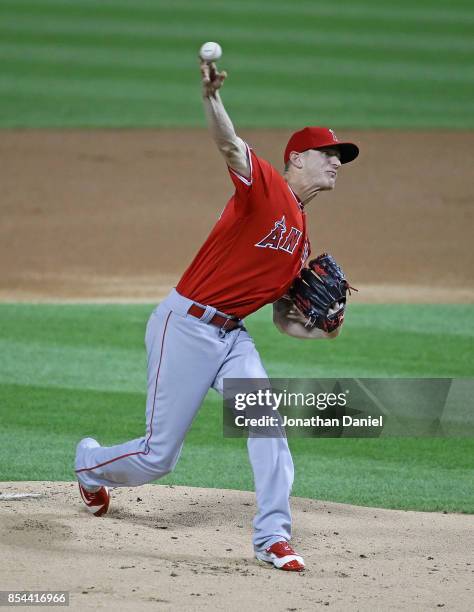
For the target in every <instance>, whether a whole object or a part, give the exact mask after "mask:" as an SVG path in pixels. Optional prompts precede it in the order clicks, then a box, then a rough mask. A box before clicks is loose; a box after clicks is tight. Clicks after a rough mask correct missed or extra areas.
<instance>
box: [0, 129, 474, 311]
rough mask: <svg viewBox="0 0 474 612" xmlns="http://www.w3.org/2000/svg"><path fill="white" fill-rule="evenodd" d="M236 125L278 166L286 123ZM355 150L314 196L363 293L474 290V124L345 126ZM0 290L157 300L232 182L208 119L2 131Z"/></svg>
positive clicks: (321, 230) (318, 248)
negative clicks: (188, 124)
mask: <svg viewBox="0 0 474 612" xmlns="http://www.w3.org/2000/svg"><path fill="white" fill-rule="evenodd" d="M242 136H243V137H244V138H245V139H246V140H247V141H248V142H249V143H250V144H251V146H253V147H254V149H255V150H256V152H257V153H258V154H260V155H261V156H262V157H265V158H266V159H268V160H269V161H270V162H272V163H273V164H274V165H275V167H277V168H281V165H282V164H281V155H282V150H283V147H284V144H285V143H286V140H287V138H288V136H289V132H288V131H286V130H257V131H247V132H245V131H244V132H243V133H242ZM339 137H340V138H341V139H342V138H344V139H348V140H353V141H354V142H357V143H359V145H360V148H361V155H360V157H359V159H357V160H356V161H355V162H354V163H352V164H348V165H347V166H343V167H342V168H341V170H340V176H339V177H338V182H337V186H336V189H335V190H334V192H333V193H330V194H322V195H320V196H319V197H317V198H316V199H315V200H313V201H312V202H311V203H310V204H309V205H308V207H307V214H308V227H309V232H310V239H311V242H312V250H313V255H316V254H318V253H320V252H322V251H329V252H330V253H332V254H333V255H334V256H335V257H336V259H337V260H338V261H340V262H341V264H342V265H343V268H344V270H345V272H346V274H347V275H348V277H349V278H350V280H351V283H352V284H353V285H354V286H355V287H358V288H359V289H360V291H359V293H358V294H356V296H355V297H354V300H356V301H358V302H364V301H365V302H367V301H368V302H373V301H378V302H384V301H385V302H445V303H446V302H471V303H472V302H474V289H473V285H474V283H473V280H474V272H473V271H474V251H473V249H472V246H471V243H472V228H473V206H472V203H473V201H474V191H473V189H474V188H473V183H472V181H470V180H469V177H470V175H471V172H472V166H473V162H474V132H446V131H438V132H415V133H413V132H402V131H371V132H368V131H366V132H351V131H349V132H341V133H340V134H339ZM0 164H1V168H2V197H1V202H0V210H1V218H2V224H1V226H0V299H2V300H6V301H15V300H42V301H51V300H59V301H60V300H77V299H81V300H84V299H87V300H89V299H90V300H99V301H100V300H116V299H125V300H131V301H140V300H147V301H155V300H157V299H159V298H161V297H162V296H163V295H164V294H165V293H167V292H168V290H169V288H170V286H172V285H173V283H175V282H176V281H177V279H178V278H179V275H180V274H181V273H182V272H183V270H184V268H185V266H187V265H188V264H189V263H190V261H191V259H192V257H193V255H194V254H195V252H196V250H197V249H198V248H199V246H200V245H201V243H202V242H203V240H204V239H205V237H206V236H207V234H208V233H209V231H210V229H211V228H212V226H213V224H214V223H215V222H216V220H217V218H218V216H219V214H220V212H221V210H222V208H223V207H224V205H225V203H226V201H227V199H228V198H229V197H230V195H231V193H232V183H231V181H230V178H229V177H228V176H227V171H226V168H225V164H224V162H223V160H222V159H221V157H220V155H219V153H218V152H217V151H216V149H215V146H214V145H213V143H212V141H211V139H210V137H209V135H208V133H207V132H206V131H205V130H200V129H195V130H118V131H112V130H103V131H100V130H99V131H85V130H66V131H64V130H63V131H60V130H58V131H48V130H24V131H22V130H6V131H3V132H2V138H1V142H0Z"/></svg>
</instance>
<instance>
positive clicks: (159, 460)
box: [76, 308, 223, 488]
mask: <svg viewBox="0 0 474 612" xmlns="http://www.w3.org/2000/svg"><path fill="white" fill-rule="evenodd" d="M206 328H207V326H204V325H201V326H197V325H194V324H193V323H192V322H191V321H187V320H186V319H185V318H184V317H182V316H180V315H178V314H176V313H174V312H171V311H170V310H168V309H166V308H162V309H158V311H157V313H156V314H153V315H152V316H151V317H150V321H149V323H148V326H147V334H146V344H147V352H148V391H147V409H146V422H147V430H146V434H145V436H144V437H142V438H137V439H135V440H131V441H129V442H125V443H124V444H119V445H116V446H112V447H100V446H99V447H97V448H85V449H80V448H79V450H78V453H77V457H76V474H77V477H78V478H79V480H80V482H81V483H82V484H83V485H84V486H85V487H89V488H90V487H97V486H101V485H106V486H112V487H117V486H135V485H140V484H144V483H146V482H150V481H151V480H156V479H157V478H160V477H162V476H164V475H165V474H167V473H168V472H170V471H171V470H172V469H173V468H174V466H175V464H176V462H177V460H178V458H179V454H180V451H181V448H182V445H183V440H184V437H185V435H186V432H187V430H188V429H189V427H190V425H191V423H192V421H193V418H194V416H195V414H196V412H197V410H198V409H199V407H200V405H201V403H202V400H203V399H204V396H205V395H206V393H207V390H208V389H209V387H210V385H211V383H212V380H213V379H214V377H215V374H216V371H217V370H218V368H219V365H220V361H219V360H222V358H223V356H221V355H220V354H219V349H220V350H221V351H223V348H221V347H220V346H219V344H218V345H217V346H216V343H215V340H214V338H212V337H208V336H207V335H206V331H207V329H206Z"/></svg>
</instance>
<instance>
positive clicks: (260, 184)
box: [228, 143, 276, 213]
mask: <svg viewBox="0 0 474 612" xmlns="http://www.w3.org/2000/svg"><path fill="white" fill-rule="evenodd" d="M245 146H246V147H247V156H248V160H249V165H250V178H247V177H245V176H242V175H241V174H239V173H238V172H236V171H235V170H234V169H233V168H230V167H229V166H228V170H229V174H230V177H231V179H232V182H233V183H234V186H235V204H236V207H237V209H238V210H239V211H240V212H242V213H249V212H251V210H252V208H255V207H260V206H265V205H268V202H266V200H268V199H269V198H270V193H271V185H272V181H273V178H274V174H275V172H276V171H275V169H274V168H273V166H272V165H271V164H270V163H268V162H267V161H266V160H264V159H262V158H261V157H258V155H256V154H255V153H254V151H253V150H252V149H251V148H250V147H249V146H248V144H247V143H245Z"/></svg>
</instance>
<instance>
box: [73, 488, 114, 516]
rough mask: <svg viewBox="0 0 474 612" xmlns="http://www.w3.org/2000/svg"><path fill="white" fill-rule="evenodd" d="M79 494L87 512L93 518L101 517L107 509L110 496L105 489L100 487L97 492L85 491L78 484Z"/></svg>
mask: <svg viewBox="0 0 474 612" xmlns="http://www.w3.org/2000/svg"><path fill="white" fill-rule="evenodd" d="M78 484H79V492H80V494H81V497H82V501H83V502H84V503H85V505H86V508H87V510H88V511H89V512H90V513H91V514H93V515H94V516H102V515H104V514H105V513H106V512H107V510H108V509H109V504H110V494H109V490H108V489H107V487H100V489H99V490H98V491H95V492H92V491H88V490H87V489H85V488H84V487H83V486H82V485H81V483H80V482H79V483H78Z"/></svg>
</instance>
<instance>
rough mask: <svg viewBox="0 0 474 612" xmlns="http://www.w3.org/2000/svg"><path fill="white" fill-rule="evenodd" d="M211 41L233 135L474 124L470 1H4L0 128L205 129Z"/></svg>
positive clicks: (0, 11) (473, 12)
mask: <svg viewBox="0 0 474 612" xmlns="http://www.w3.org/2000/svg"><path fill="white" fill-rule="evenodd" d="M206 40H218V41H219V42H220V43H221V44H222V46H223V48H224V58H223V60H222V66H223V67H225V68H226V69H227V70H228V72H229V75H230V76H229V82H228V84H226V87H225V99H226V102H227V104H228V107H229V109H230V111H231V113H232V116H233V118H234V119H235V121H236V123H237V124H238V125H239V127H289V128H292V127H295V117H297V121H298V125H303V124H307V123H309V124H314V123H318V124H319V123H321V124H330V125H333V126H335V127H340V126H344V127H353V128H373V127H385V128H387V127H388V128H402V127H405V128H433V127H435V128H436V127H445V128H459V129H463V128H473V127H474V116H473V114H472V110H471V101H472V96H473V93H474V79H473V76H472V63H473V58H474V42H473V41H474V6H473V5H472V3H470V2H467V0H453V1H452V2H450V3H449V6H448V5H446V3H445V2H443V1H442V0H419V1H418V2H417V3H416V4H413V3H412V2H411V1H409V0H400V1H399V2H397V3H396V4H395V3H393V2H389V1H388V0H353V1H350V0H344V1H343V2H342V3H337V4H328V3H327V2H323V1H322V0H299V1H298V3H288V2H286V1H285V0H273V1H272V2H265V1H264V0H257V1H255V0H241V1H240V2H238V3H237V2H224V1H218V0H202V1H201V2H195V1H193V0H175V1H174V2H172V3H170V2H165V0H135V1H134V2H133V3H130V2H128V1H127V0H104V1H103V2H97V1H96V0H81V2H70V1H69V0H2V2H1V3H0V59H1V62H2V72H1V75H0V126H1V127H12V126H20V127H27V126H29V127H46V126H56V127H58V126H59V127H62V126H98V127H108V126H114V127H123V126H196V125H202V123H203V113H202V108H201V101H200V91H199V77H198V71H197V68H196V55H197V50H198V48H199V46H200V45H201V44H202V42H204V41H206Z"/></svg>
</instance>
